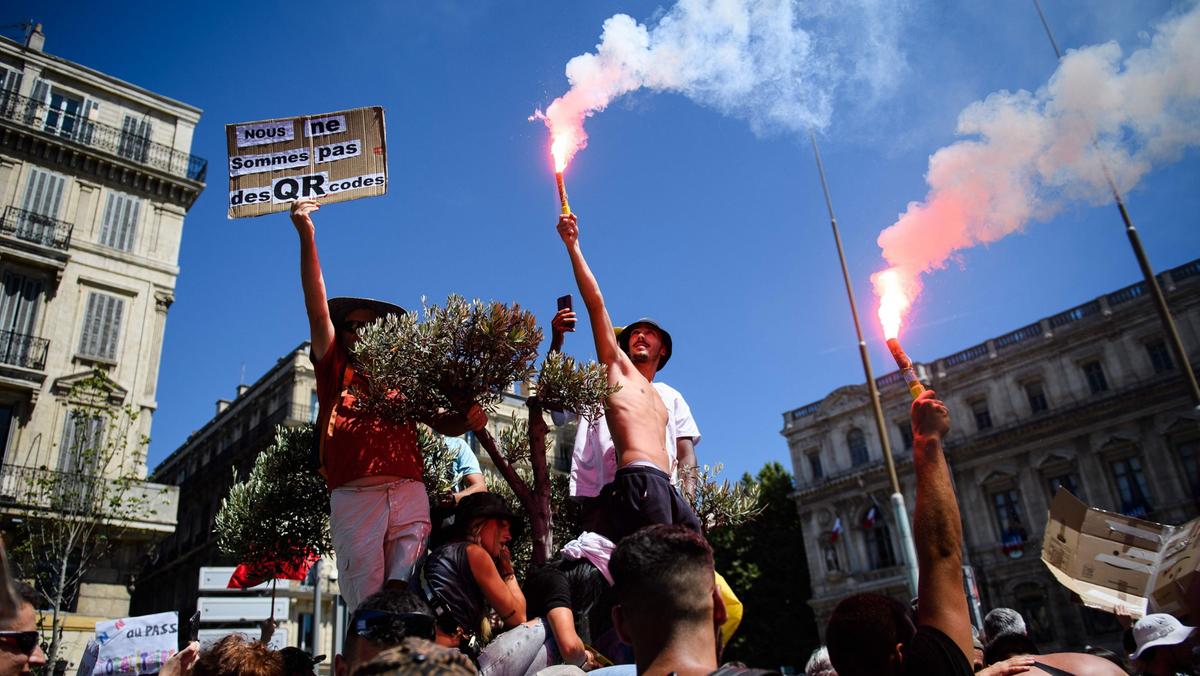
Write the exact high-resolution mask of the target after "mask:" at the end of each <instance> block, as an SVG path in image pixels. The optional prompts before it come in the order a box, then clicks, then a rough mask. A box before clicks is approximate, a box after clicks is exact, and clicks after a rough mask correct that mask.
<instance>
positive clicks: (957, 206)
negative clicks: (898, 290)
mask: <svg viewBox="0 0 1200 676" xmlns="http://www.w3.org/2000/svg"><path fill="white" fill-rule="evenodd" d="M1122 56H1123V54H1122V50H1121V47H1120V46H1119V45H1117V44H1116V43H1115V42H1109V43H1105V44H1101V45H1093V46H1090V47H1085V48H1082V49H1078V50H1073V51H1070V52H1068V53H1067V55H1066V56H1064V57H1063V59H1062V61H1061V62H1060V63H1059V66H1058V69H1057V70H1056V71H1055V72H1054V74H1053V76H1051V78H1050V80H1049V82H1047V83H1046V84H1045V85H1044V86H1042V87H1041V88H1039V89H1038V90H1037V91H1036V92H1032V93H1031V92H1028V91H1023V90H1022V91H1017V92H1008V91H1001V92H997V93H994V94H992V95H990V96H988V97H987V98H986V99H984V100H983V101H977V102H975V103H973V104H971V105H970V106H968V107H967V108H966V109H965V110H963V112H962V113H961V114H960V115H959V118H958V127H957V133H958V134H959V135H961V136H966V137H969V138H966V139H964V140H961V141H958V142H957V143H954V144H953V145H950V146H947V147H945V148H942V149H940V150H938V151H937V152H936V153H934V154H933V156H932V157H930V158H929V173H928V174H927V175H926V181H927V182H928V183H929V194H928V195H926V197H925V201H923V202H913V203H910V204H909V205H908V209H907V211H905V212H904V213H903V214H902V215H901V216H900V218H899V220H897V221H896V223H895V224H893V225H892V226H890V227H888V228H887V229H885V230H884V231H883V232H881V233H880V234H879V246H880V247H881V248H882V249H883V257H884V258H885V259H886V260H887V262H888V264H889V265H890V266H891V267H890V268H889V270H894V271H895V273H896V274H895V276H897V277H899V278H900V280H901V283H902V286H903V289H904V291H905V295H906V296H907V298H908V300H909V301H911V300H913V299H915V297H916V295H917V294H918V293H920V289H921V275H922V274H923V273H926V272H929V271H932V270H935V269H939V268H943V267H945V266H946V265H947V263H948V262H949V261H950V260H951V258H953V257H954V254H955V252H957V251H959V250H962V249H965V248H968V247H972V246H975V245H977V244H987V243H989V242H995V241H996V240H999V239H1001V238H1002V237H1005V236H1006V235H1009V234H1011V233H1013V232H1016V231H1018V230H1021V229H1022V228H1023V227H1024V226H1025V224H1026V223H1027V222H1029V221H1030V220H1031V219H1039V220H1044V219H1047V218H1048V217H1050V216H1052V215H1053V214H1054V213H1055V212H1056V211H1057V210H1058V209H1060V208H1061V207H1062V206H1064V205H1065V204H1067V203H1068V202H1070V201H1087V202H1091V203H1103V202H1105V201H1107V200H1109V199H1111V190H1110V189H1109V186H1108V183H1107V181H1106V179H1105V177H1104V169H1103V167H1104V164H1103V163H1105V162H1106V163H1107V165H1108V166H1109V167H1110V168H1111V170H1112V175H1113V178H1114V180H1115V183H1116V185H1117V188H1118V189H1119V190H1121V191H1122V192H1125V191H1128V190H1130V189H1132V188H1133V187H1135V186H1136V185H1137V184H1138V182H1139V181H1140V180H1141V179H1142V177H1143V176H1145V175H1146V173H1147V172H1149V171H1150V170H1151V169H1152V168H1153V167H1154V166H1155V165H1158V164H1161V163H1163V162H1169V161H1173V160H1176V159H1178V158H1179V157H1180V156H1181V155H1182V153H1183V152H1184V151H1185V150H1187V149H1188V148H1190V147H1192V146H1195V145H1197V144H1198V143H1200V5H1196V4H1192V5H1191V7H1190V8H1187V9H1185V10H1184V11H1182V12H1180V13H1179V14H1177V15H1175V16H1173V17H1172V18H1169V19H1167V20H1165V21H1163V22H1162V23H1161V24H1160V25H1159V26H1158V27H1157V29H1156V30H1155V32H1154V35H1153V37H1152V38H1151V40H1150V42H1149V44H1148V45H1146V46H1144V47H1142V48H1139V49H1137V50H1135V51H1133V52H1132V53H1130V54H1129V55H1128V56H1127V57H1125V58H1124V59H1123V60H1122ZM871 279H872V282H873V283H874V284H875V289H876V294H877V295H880V296H882V295H883V294H884V289H883V288H882V284H881V280H883V279H885V276H884V275H883V274H882V273H876V274H875V275H873V276H872V278H871Z"/></svg>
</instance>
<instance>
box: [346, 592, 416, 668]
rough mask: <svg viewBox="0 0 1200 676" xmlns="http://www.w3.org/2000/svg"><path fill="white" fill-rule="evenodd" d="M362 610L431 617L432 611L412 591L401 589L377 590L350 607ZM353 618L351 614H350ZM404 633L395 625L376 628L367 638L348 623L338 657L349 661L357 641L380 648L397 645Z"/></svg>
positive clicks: (356, 610) (355, 610) (357, 610)
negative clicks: (368, 642) (366, 642)
mask: <svg viewBox="0 0 1200 676" xmlns="http://www.w3.org/2000/svg"><path fill="white" fill-rule="evenodd" d="M363 610H375V611H379V612H383V613H392V614H394V615H403V614H405V613H415V614H420V615H429V616H430V617H433V611H432V610H430V609H429V604H427V603H425V600H424V599H422V598H421V597H420V596H418V595H416V594H414V593H413V592H411V591H409V590H407V589H404V590H401V589H381V590H379V591H377V592H375V593H374V594H371V595H370V596H368V597H367V598H365V599H363V601H362V603H360V604H358V607H357V608H355V609H354V612H355V613H358V612H360V611H363ZM351 620H353V617H351ZM406 636H407V633H406V632H405V631H404V628H403V627H402V626H396V627H387V626H384V627H380V628H379V629H377V630H375V631H374V632H372V634H371V638H369V639H368V638H366V637H363V636H359V635H358V634H357V633H356V632H355V631H354V622H353V621H351V622H350V626H348V627H346V640H345V641H344V642H343V643H342V646H343V647H342V656H343V657H345V658H346V659H347V660H349V661H351V662H353V661H354V657H355V652H356V651H357V648H358V645H357V644H358V641H360V640H361V641H370V642H371V643H373V644H375V645H376V646H378V647H380V648H391V647H392V646H397V645H400V644H401V643H402V642H403V641H404V639H405V637H406Z"/></svg>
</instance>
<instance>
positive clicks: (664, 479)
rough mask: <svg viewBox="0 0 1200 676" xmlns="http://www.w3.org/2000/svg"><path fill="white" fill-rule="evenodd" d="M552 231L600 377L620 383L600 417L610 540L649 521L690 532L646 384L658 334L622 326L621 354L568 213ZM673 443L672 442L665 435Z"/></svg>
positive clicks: (659, 409)
mask: <svg viewBox="0 0 1200 676" xmlns="http://www.w3.org/2000/svg"><path fill="white" fill-rule="evenodd" d="M558 234H559V236H560V237H561V238H562V241H563V244H565V245H566V247H567V253H568V254H569V255H570V258H571V267H572V269H573V270H574V272H575V282H576V284H578V285H579V294H580V295H581V296H582V297H583V302H584V305H585V306H587V311H588V319H589V320H590V321H591V325H592V335H593V337H594V338H595V341H596V358H597V359H599V360H600V363H602V364H604V365H605V366H607V367H608V382H609V384H610V385H616V386H618V387H619V388H620V389H619V390H617V391H616V392H614V393H613V394H612V395H610V396H609V397H608V400H607V401H606V402H605V408H606V410H605V417H606V418H607V419H608V427H609V430H610V431H611V432H612V439H613V446H614V447H615V448H616V452H617V473H616V475H615V477H614V478H613V482H612V493H611V496H610V498H609V500H610V502H609V504H608V506H607V507H608V510H609V512H610V519H611V524H612V526H611V528H612V532H611V533H604V535H606V536H607V537H608V538H609V539H611V540H612V541H613V542H618V541H620V539H621V538H623V537H625V536H626V535H629V534H630V533H634V532H636V531H637V530H638V529H640V528H642V527H643V526H648V525H650V524H655V523H660V524H679V525H683V526H687V527H688V528H691V529H693V530H695V531H697V532H699V531H700V522H699V520H698V519H697V518H696V514H695V512H693V511H692V508H691V505H689V504H688V503H687V501H685V500H684V499H683V496H681V495H680V494H679V491H678V490H677V489H676V488H675V487H674V486H672V485H671V477H670V475H669V474H668V472H669V471H670V468H669V467H667V466H665V463H666V460H667V457H668V455H667V454H666V453H665V452H664V449H666V447H667V446H666V429H667V408H666V406H665V405H663V401H662V397H660V396H659V394H658V391H657V390H655V389H654V387H653V386H652V385H651V384H650V383H651V380H653V378H654V373H655V371H657V370H658V366H659V363H660V360H662V359H664V358H665V357H667V356H669V352H668V351H667V348H666V347H665V345H664V342H663V339H662V336H661V335H660V334H659V332H658V331H657V330H656V329H655V328H654V327H653V326H651V325H645V324H643V325H638V326H636V327H630V328H631V329H633V330H632V331H630V333H631V335H630V337H629V354H626V353H625V351H623V350H622V349H621V346H620V344H619V343H618V342H617V336H616V335H615V334H614V332H613V325H612V320H611V319H610V318H609V316H608V310H607V309H606V308H605V306H604V297H603V296H602V295H601V294H600V285H599V284H598V283H597V282H596V277H595V275H593V274H592V271H591V269H590V268H589V267H588V264H587V261H586V260H584V258H583V251H582V250H581V249H580V247H579V224H578V222H577V220H576V217H575V214H564V215H563V216H561V217H560V218H559V219H558ZM672 442H674V440H672Z"/></svg>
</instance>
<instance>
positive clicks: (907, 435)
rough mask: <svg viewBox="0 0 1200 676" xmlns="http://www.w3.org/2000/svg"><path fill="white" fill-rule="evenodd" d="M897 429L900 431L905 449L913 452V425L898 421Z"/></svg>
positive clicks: (906, 421)
mask: <svg viewBox="0 0 1200 676" xmlns="http://www.w3.org/2000/svg"><path fill="white" fill-rule="evenodd" d="M896 429H898V430H900V441H901V442H903V443H904V448H906V449H909V450H911V449H912V447H913V435H912V423H911V422H909V421H908V420H897V421H896Z"/></svg>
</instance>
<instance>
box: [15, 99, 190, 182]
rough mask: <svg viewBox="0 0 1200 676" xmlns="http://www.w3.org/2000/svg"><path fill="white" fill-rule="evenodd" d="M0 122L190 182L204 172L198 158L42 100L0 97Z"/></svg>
mask: <svg viewBox="0 0 1200 676" xmlns="http://www.w3.org/2000/svg"><path fill="white" fill-rule="evenodd" d="M0 119H4V120H8V121H9V122H15V123H17V124H20V125H23V126H26V127H32V128H34V129H38V130H41V131H43V132H45V133H47V134H52V135H54V136H57V137H59V138H61V139H65V140H67V141H72V142H74V143H78V144H80V145H83V146H86V147H88V148H95V149H97V150H102V151H104V152H107V153H110V154H113V155H116V156H117V157H121V158H124V159H126V160H129V161H131V162H136V163H138V164H144V165H146V166H150V167H154V168H155V169H161V170H163V171H165V172H167V173H169V174H172V175H175V176H181V177H183V178H187V179H191V180H193V181H200V182H203V181H204V178H205V176H206V175H207V173H208V160H206V159H204V158H202V157H197V156H195V155H191V154H188V153H185V152H182V151H179V150H176V149H174V148H172V147H171V146H168V145H163V144H161V143H155V142H154V141H151V140H150V139H148V138H146V137H144V136H141V135H139V134H136V133H133V132H131V131H129V130H125V129H118V128H116V127H110V126H109V125H106V124H102V123H100V122H93V121H91V120H89V119H87V118H85V117H83V116H81V115H79V114H77V113H71V112H67V111H60V110H55V109H51V107H50V106H49V105H47V104H46V103H45V102H44V101H37V100H34V99H31V98H28V97H25V96H20V95H18V94H12V93H6V94H3V95H0Z"/></svg>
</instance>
